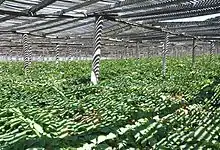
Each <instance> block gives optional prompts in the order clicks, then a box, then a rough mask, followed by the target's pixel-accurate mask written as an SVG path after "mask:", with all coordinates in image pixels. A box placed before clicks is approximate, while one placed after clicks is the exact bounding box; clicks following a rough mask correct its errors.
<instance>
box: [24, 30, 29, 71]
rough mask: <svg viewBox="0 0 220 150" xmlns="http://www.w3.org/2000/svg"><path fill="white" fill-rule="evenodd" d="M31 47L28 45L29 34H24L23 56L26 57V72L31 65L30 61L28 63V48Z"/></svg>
mask: <svg viewBox="0 0 220 150" xmlns="http://www.w3.org/2000/svg"><path fill="white" fill-rule="evenodd" d="M28 49H29V47H28V35H27V34H23V58H24V71H25V74H26V73H27V72H28V66H29V63H28V57H29V55H28V51H29V50H28Z"/></svg>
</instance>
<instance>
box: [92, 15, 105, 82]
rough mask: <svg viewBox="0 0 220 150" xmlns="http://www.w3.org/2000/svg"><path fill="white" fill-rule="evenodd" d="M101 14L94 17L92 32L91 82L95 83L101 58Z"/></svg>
mask: <svg viewBox="0 0 220 150" xmlns="http://www.w3.org/2000/svg"><path fill="white" fill-rule="evenodd" d="M103 21H104V17H103V16H96V17H95V32H94V43H93V44H94V54H93V59H92V72H91V82H92V83H93V84H94V85H96V84H97V83H98V80H99V74H100V59H101V38H102V30H103Z"/></svg>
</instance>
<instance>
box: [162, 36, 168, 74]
mask: <svg viewBox="0 0 220 150" xmlns="http://www.w3.org/2000/svg"><path fill="white" fill-rule="evenodd" d="M168 45H169V33H167V34H166V37H165V41H164V48H163V51H162V55H163V58H162V74H163V77H165V76H166V53H167V51H168Z"/></svg>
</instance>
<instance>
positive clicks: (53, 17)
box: [0, 0, 220, 41]
mask: <svg viewBox="0 0 220 150" xmlns="http://www.w3.org/2000/svg"><path fill="white" fill-rule="evenodd" d="M0 4H1V5H0V32H1V34H6V33H7V34H8V33H27V34H29V35H34V36H40V37H49V38H76V37H77V38H79V37H81V38H87V39H88V38H92V37H93V36H92V33H93V30H94V21H95V19H94V18H95V16H97V15H102V16H104V17H105V22H104V28H103V29H104V33H103V36H104V37H111V38H117V39H126V40H127V41H144V40H149V39H153V40H161V39H164V36H165V32H172V33H174V34H173V35H172V38H171V40H172V39H173V40H178V38H179V37H181V36H179V35H182V36H184V37H185V39H186V40H187V38H192V37H197V38H201V39H208V40H212V39H214V40H216V39H219V37H220V36H219V33H220V32H219V30H220V28H219V24H220V22H219V18H218V17H216V18H215V19H208V20H205V21H191V22H166V21H167V20H172V19H180V18H187V17H195V16H203V15H210V14H217V13H219V11H220V1H218V0H166V1H164V0H1V1H0ZM4 37H5V38H6V39H7V37H10V34H8V36H4Z"/></svg>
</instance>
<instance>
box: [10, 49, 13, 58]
mask: <svg viewBox="0 0 220 150" xmlns="http://www.w3.org/2000/svg"><path fill="white" fill-rule="evenodd" d="M12 53H13V50H12V48H10V52H9V57H10V61H12Z"/></svg>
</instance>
